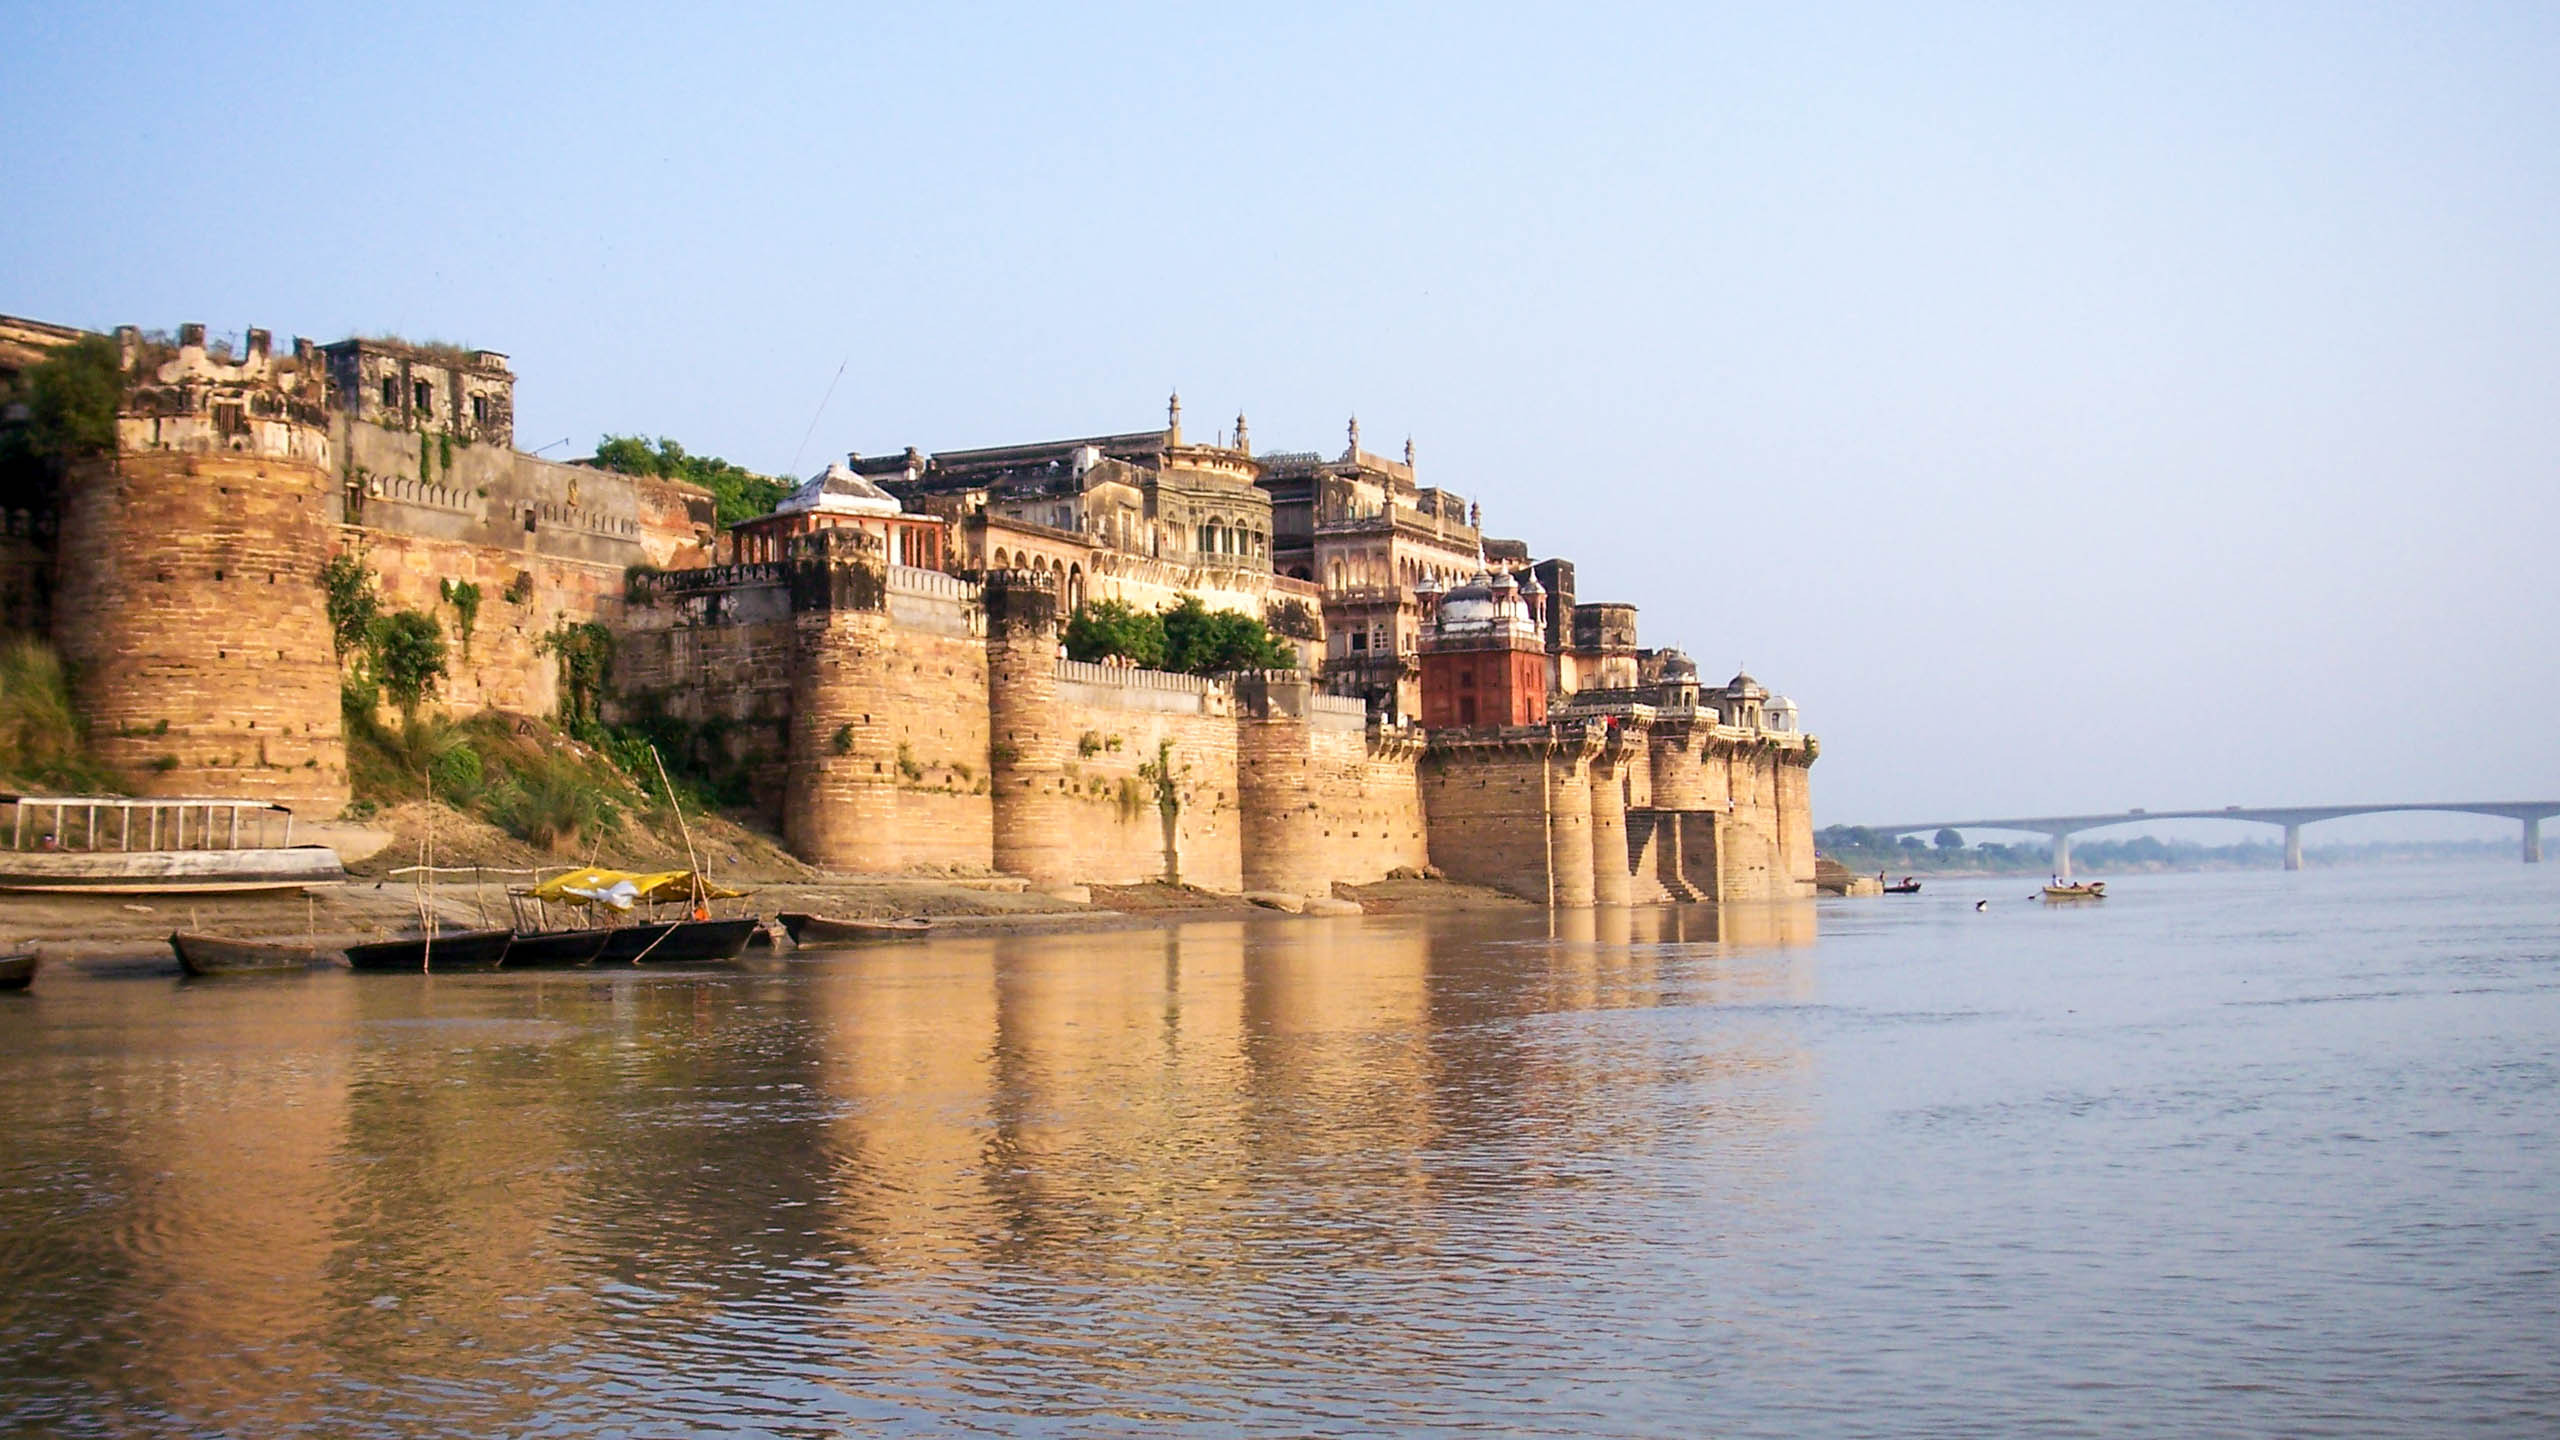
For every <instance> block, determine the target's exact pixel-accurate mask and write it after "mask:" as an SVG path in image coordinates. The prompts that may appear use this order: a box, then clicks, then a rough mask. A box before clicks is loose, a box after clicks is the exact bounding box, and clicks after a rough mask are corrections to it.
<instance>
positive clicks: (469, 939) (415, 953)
mask: <svg viewBox="0 0 2560 1440" xmlns="http://www.w3.org/2000/svg"><path fill="white" fill-rule="evenodd" d="M515 938H516V932H514V931H513V930H456V931H453V932H452V933H450V934H445V935H438V936H436V937H435V938H434V941H433V948H432V949H430V948H429V943H430V942H429V940H428V937H426V936H424V935H410V936H405V937H403V938H401V939H398V940H377V941H374V942H372V943H370V944H365V945H350V946H348V947H347V963H348V964H349V965H352V966H354V967H355V968H356V969H358V970H408V971H413V972H414V971H421V970H428V971H433V970H495V969H497V968H498V966H499V965H500V964H501V963H502V962H503V961H505V959H506V958H507V947H508V946H510V945H512V944H514V943H515Z"/></svg>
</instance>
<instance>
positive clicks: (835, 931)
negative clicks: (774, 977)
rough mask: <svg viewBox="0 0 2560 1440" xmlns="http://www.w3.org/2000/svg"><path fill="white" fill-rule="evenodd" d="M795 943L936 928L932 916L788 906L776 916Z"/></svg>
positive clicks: (846, 941) (913, 934)
mask: <svg viewBox="0 0 2560 1440" xmlns="http://www.w3.org/2000/svg"><path fill="white" fill-rule="evenodd" d="M776 918H778V919H780V920H781V921H782V928H783V929H785V930H788V931H790V932H791V943H793V944H795V945H850V944H856V943H859V942H861V941H865V940H914V939H918V938H920V937H922V936H924V935H926V934H928V933H930V932H931V931H932V929H933V922H932V921H930V920H838V919H835V918H834V917H832V916H827V915H804V914H801V913H800V912H798V911H795V910H785V911H783V912H782V914H781V915H780V916H778V917H776Z"/></svg>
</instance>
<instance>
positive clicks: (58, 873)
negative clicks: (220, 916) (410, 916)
mask: <svg viewBox="0 0 2560 1440" xmlns="http://www.w3.org/2000/svg"><path fill="white" fill-rule="evenodd" d="M346 878H347V871H346V867H345V866H343V865H341V864H339V863H338V852H337V851H335V850H332V849H330V848H329V847H328V846H326V845H294V846H290V847H284V848H276V849H263V850H0V890H32V891H51V892H76V893H83V894H97V895H200V894H210V893H214V892H218V891H231V890H292V889H297V888H299V887H301V886H305V885H339V884H343V883H345V881H346Z"/></svg>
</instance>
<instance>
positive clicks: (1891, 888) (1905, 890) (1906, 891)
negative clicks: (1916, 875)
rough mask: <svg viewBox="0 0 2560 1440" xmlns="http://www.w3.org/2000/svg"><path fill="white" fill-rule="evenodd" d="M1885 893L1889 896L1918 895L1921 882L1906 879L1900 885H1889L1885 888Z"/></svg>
mask: <svg viewBox="0 0 2560 1440" xmlns="http://www.w3.org/2000/svg"><path fill="white" fill-rule="evenodd" d="M1884 893H1886V894H1887V895H1917V894H1919V893H1920V882H1919V881H1917V880H1912V879H1905V880H1904V881H1903V882H1902V883H1901V884H1899V885H1887V886H1886V887H1884Z"/></svg>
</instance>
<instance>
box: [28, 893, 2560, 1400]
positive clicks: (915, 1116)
mask: <svg viewBox="0 0 2560 1440" xmlns="http://www.w3.org/2000/svg"><path fill="white" fill-rule="evenodd" d="M2551 873H2552V872H2549V871H2543V870H2538V869H2537V870H2528V869H2525V868H2524V867H2515V868H2513V869H2500V868H2492V867H2486V866H2481V867H2446V868H2440V869H2439V868H2429V869H2415V868H2412V869H2406V870H2391V869H2371V870H2355V871H2344V872H2325V873H2321V872H2315V873H2308V874H2302V875H2292V876H2283V875H2272V874H2270V875H2237V876H2190V877H2161V878H2156V879H2139V880H2128V881H2125V882H2123V883H2122V884H2121V885H2120V886H2119V887H2118V888H2119V890H2120V891H2121V892H2122V893H2121V894H2119V895H2118V896H2117V897H2116V898H2115V899H2111V900H2109V901H2108V902H2107V903H2106V904H2105V905H2104V906H2100V907H2087V908H2077V909H2068V910H2046V909H2042V908H2039V907H2036V906H2032V905H2028V904H2024V903H2021V902H2019V901H2018V900H2017V899H2016V898H2015V893H2013V892H2022V889H2023V887H2022V885H2021V884H2020V882H2014V881H1985V882H1979V883H1977V884H1971V885H1968V884H1964V883H1960V882H1932V884H1931V886H1930V890H1929V892H1928V893H1926V894H1924V895H1923V896H1920V897H1916V898H1913V899H1900V898H1896V899H1890V900H1863V901H1856V902H1843V903H1839V904H1828V903H1827V904H1825V905H1824V906H1823V907H1822V909H1821V910H1820V912H1819V917H1818V921H1817V917H1816V912H1815V911H1814V910H1813V908H1812V907H1809V906H1798V907H1777V908H1768V909H1746V908H1744V907H1734V908H1733V909H1731V910H1729V911H1728V912H1727V913H1726V914H1725V915H1723V916H1722V917H1718V916H1717V915H1715V914H1714V913H1713V912H1711V911H1703V910H1692V911H1686V912H1679V911H1647V912H1636V913H1635V914H1632V915H1629V914H1624V913H1619V914H1608V913H1603V914H1601V915H1597V916H1594V915H1589V914H1584V915H1566V916H1560V917H1558V918H1557V919H1556V920H1555V922H1554V928H1553V931H1552V933H1551V931H1550V922H1549V921H1548V919H1547V917H1545V916H1543V915H1534V916H1529V915H1502V916H1475V917H1451V918H1446V919H1426V918H1419V917H1374V918H1370V919H1366V920H1345V921H1272V922H1270V923H1252V924H1241V923H1233V922H1220V923H1208V924H1198V925H1192V926H1188V927H1185V928H1183V929H1181V930H1178V931H1171V932H1161V933H1160V932H1138V933H1132V934H1117V935H1108V936H1074V937H1057V936H1052V937H1020V938H1013V939H1001V940H978V941H946V942H934V943H932V944H928V945H920V946H902V947H882V948H877V949H873V950H869V951H846V952H838V953H836V954H833V955H829V956H825V957H822V958H818V959H815V960H805V959H804V960H789V961H783V962H777V963H774V964H772V965H770V966H769V967H767V968H765V969H763V970H760V971H758V972H755V973H747V974H718V975H711V974H697V975H679V974H646V975H632V974H624V975H611V976H608V975H600V974H593V975H591V974H574V973H573V974H566V975H563V974H556V973H555V974H551V975H543V976H505V975H500V976H489V977H441V978H436V979H432V980H430V979H423V978H410V977H398V976H373V975H368V976H363V977H355V976H350V975H346V974H322V975H314V976H311V977H309V978H307V979H300V980H293V981H286V982H277V983H260V982H254V981H246V982H230V983H220V984H201V983H197V984H181V983H179V982H177V981H174V980H168V979H105V978H93V977H88V976H83V975H80V974H77V973H74V972H70V971H67V970H63V969H59V968H57V969H55V970H52V971H48V972H47V974H46V975H45V976H44V977H43V978H42V979H41V980H40V981H39V982H38V987H37V990H36V992H35V993H34V994H32V995H30V996H27V997H24V998H20V999H16V1000H12V1001H10V1002H9V1003H7V1004H5V1005H0V1080H4V1081H5V1083H6V1087H7V1093H8V1094H9V1095H10V1097H11V1099H12V1107H11V1116H12V1125H11V1127H10V1131H9V1139H8V1142H7V1144H6V1147H5V1149H0V1227H5V1228H0V1235H4V1236H5V1240H0V1425H6V1426H8V1427H10V1428H13V1429H16V1430H20V1431H24V1432H29V1433H52V1434H68V1435H81V1434H96V1435H157V1434H166V1435H178V1434H189V1435H193V1434H202V1433H208V1432H219V1433H233V1434H258V1435H294V1434H311V1435H321V1434H326V1435H344V1434H357V1435H363V1434H379V1435H428V1434H438V1435H442V1434H463V1433H478V1434H501V1433H503V1434H512V1435H544V1436H582V1435H618V1434H686V1433H696V1434H721V1433H734V1434H833V1433H841V1432H844V1431H848V1430H851V1431H861V1430H900V1429H905V1430H918V1431H934V1432H968V1431H977V1432H982V1433H1007V1434H1016V1433H1030V1434H1061V1435H1064V1434H1124V1433H1151V1432H1152V1433H1165V1432H1172V1431H1177V1430H1206V1431H1210V1432H1213V1433H1214V1432H1225V1431H1249V1432H1259V1433H1275V1434H1277V1433H1288V1434H1300V1433H1345V1432H1374V1431H1378V1430H1383V1429H1400V1430H1411V1431H1438V1432H1471V1431H1481V1432H1486V1433H1504V1434H1627V1435H1654V1434H1659V1435H1696V1434H1705V1433H1720V1434H1744V1435H1802V1434H1843V1435H1850V1434H1911V1435H1950V1436H1954V1435H1974V1434H1980V1433H1985V1432H2007V1433H2024V1432H2033V1433H2038V1434H2093V1435H2189V1434H2196V1433H2203V1432H2215V1433H2265V1434H2275V1433H2283V1434H2311V1433H2334V1434H2373V1433H2394V1434H2411V1433H2451V1432H2455V1431H2466V1432H2479V1433H2501V1434H2516V1433H2551V1432H2553V1431H2554V1430H2555V1428H2560V1358H2555V1356H2556V1355H2560V1352H2556V1351H2555V1348H2554V1346H2553V1345H2552V1343H2551V1336H2552V1335H2553V1334H2554V1333H2556V1332H2560V1323H2555V1322H2560V1281H2555V1271H2556V1270H2560V1174H2555V1167H2554V1157H2555V1148H2554V1135H2555V1129H2556V1128H2560V1085H2556V1084H2555V1077H2560V1068H2556V1067H2560V1043H2555V1039H2554V1037H2555V1034H2560V1025H2555V1022H2560V958H2556V957H2560V915H2555V910H2554V907H2553V904H2552V902H2553V899H2554V891H2553V886H2552V883H2551V881H2550V879H2549V878H2548V877H2549V876H2550V874H2551ZM1978 896H1987V897H1991V898H1992V899H1993V901H1994V904H1993V908H1992V910H1991V912H1990V913H1988V914H1980V915H1977V914H1975V913H1973V911H1972V902H1973V900H1974V899H1975V898H1977V897H1978ZM1817 932H1818V935H1817Z"/></svg>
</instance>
